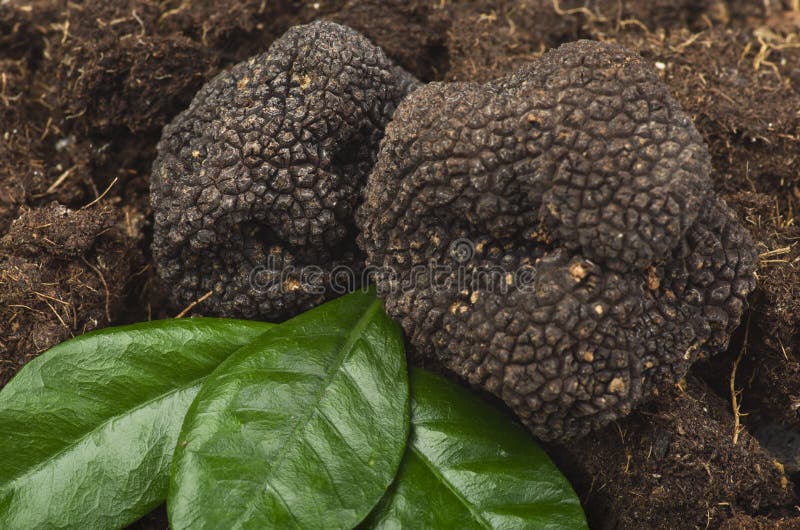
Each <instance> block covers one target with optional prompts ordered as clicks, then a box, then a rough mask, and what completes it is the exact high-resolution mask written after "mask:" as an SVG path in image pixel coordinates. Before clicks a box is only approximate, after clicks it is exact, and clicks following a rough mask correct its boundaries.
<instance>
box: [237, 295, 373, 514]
mask: <svg viewBox="0 0 800 530" xmlns="http://www.w3.org/2000/svg"><path fill="white" fill-rule="evenodd" d="M380 307H381V305H380V301H379V300H378V299H375V300H374V301H373V302H372V303H371V304H370V305H369V307H367V308H366V309H365V310H364V314H363V315H361V316H360V317H359V319H358V321H357V322H356V325H355V326H353V327H352V328H350V331H349V332H348V333H347V335H346V337H347V338H346V340H345V342H344V343H343V345H342V347H341V348H340V350H339V353H338V355H337V357H336V359H335V361H334V362H333V363H332V364H331V369H330V370H329V372H328V374H326V375H325V378H324V379H323V380H322V382H321V383H320V385H319V390H318V391H317V393H316V396H315V399H314V401H313V403H314V405H313V406H312V407H309V411H308V413H307V414H306V415H305V417H303V418H302V420H301V421H298V422H297V424H296V425H295V427H294V428H293V429H292V432H290V433H289V435H288V436H287V437H286V442H285V443H284V444H283V445H282V446H281V448H280V449H279V451H278V453H277V454H275V456H274V458H271V459H270V461H272V462H275V463H276V464H275V465H274V466H271V467H270V468H269V469H268V470H267V471H266V473H265V475H267V476H268V478H267V480H265V483H266V484H265V485H266V486H269V487H270V488H271V489H272V490H273V491H275V494H276V495H278V497H279V498H281V500H283V498H282V497H281V495H280V492H278V490H277V488H275V487H274V486H272V484H270V482H269V475H271V474H274V472H276V471H277V470H278V469H280V467H281V466H282V465H283V463H284V462H285V460H284V457H285V456H286V453H287V452H288V451H289V449H290V447H292V446H294V444H296V442H297V436H298V433H299V432H301V431H303V430H305V428H306V427H307V426H308V423H309V422H310V421H311V418H312V417H313V416H314V414H315V413H316V412H317V410H318V409H319V404H320V403H321V402H322V398H323V396H324V394H325V392H326V391H327V389H328V387H329V386H330V384H331V382H332V381H333V379H334V377H335V376H336V374H337V373H338V372H339V368H340V367H341V366H342V364H343V363H344V361H345V359H346V358H347V356H348V353H349V352H350V351H351V350H352V349H353V346H354V345H355V343H356V341H357V340H358V338H359V337H360V336H361V332H362V331H363V330H364V328H366V327H367V325H368V324H369V322H370V320H371V318H372V315H373V314H374V313H375V312H376V310H377V309H379V308H380ZM257 500H258V497H257V496H252V497H251V498H250V500H249V501H248V502H247V503H245V506H244V509H243V510H242V511H241V512H240V514H239V516H238V517H237V518H236V519H235V520H234V521H233V522H232V523H231V528H239V524H240V523H241V522H242V520H243V519H244V518H245V517H246V516H249V514H250V513H251V512H252V510H253V509H254V508H255V503H256V501H257ZM284 505H285V506H286V511H287V513H288V514H289V515H290V516H291V517H292V519H294V520H295V521H297V522H299V521H298V520H297V517H296V516H295V515H294V514H293V513H292V512H291V510H290V509H289V506H288V504H286V503H285V501H284Z"/></svg>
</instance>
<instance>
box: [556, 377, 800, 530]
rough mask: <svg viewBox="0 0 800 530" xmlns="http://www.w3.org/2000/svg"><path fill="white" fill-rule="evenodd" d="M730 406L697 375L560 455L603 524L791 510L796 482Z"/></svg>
mask: <svg viewBox="0 0 800 530" xmlns="http://www.w3.org/2000/svg"><path fill="white" fill-rule="evenodd" d="M728 407H729V403H726V402H725V401H724V400H722V399H721V398H719V397H717V396H716V395H715V394H714V393H713V392H712V391H711V390H710V389H709V388H708V387H707V386H706V385H705V384H703V383H702V382H700V381H699V380H697V379H694V378H691V377H690V378H688V379H687V380H686V381H685V384H684V385H683V388H679V387H674V388H670V389H667V390H666V391H665V392H664V393H663V395H661V396H659V397H657V398H656V399H655V400H653V402H652V403H651V404H650V405H649V406H647V407H645V408H643V409H642V410H640V411H639V412H637V413H634V414H632V415H631V416H630V417H628V418H626V419H624V420H622V421H620V422H618V423H617V424H614V425H610V426H609V427H607V428H605V429H604V430H603V431H601V432H599V433H597V434H596V435H592V436H588V437H586V438H583V439H581V440H578V441H577V442H574V443H571V444H569V445H564V446H561V447H558V448H556V449H555V451H554V452H553V454H554V456H555V459H556V461H557V463H558V464H559V466H560V467H561V469H562V470H564V471H565V472H566V473H567V476H568V477H569V478H570V480H571V481H572V483H573V485H575V487H576V488H577V489H578V491H580V492H581V494H582V501H583V503H584V507H585V508H586V509H587V511H588V515H589V519H590V521H591V522H593V523H594V527H596V528H706V527H709V526H710V527H718V526H719V524H720V523H721V522H722V521H724V520H725V519H727V518H729V517H731V516H734V515H736V514H738V513H745V514H752V515H756V514H759V513H761V512H763V511H764V510H770V509H776V508H777V509H778V510H782V509H785V510H789V509H791V503H792V496H793V493H794V492H793V486H792V484H791V482H790V481H789V480H788V478H787V477H786V475H785V474H784V473H783V470H782V467H781V466H780V464H776V463H775V461H774V459H773V458H772V457H771V456H770V455H769V454H767V453H766V452H765V451H764V450H762V449H761V448H760V447H759V445H758V442H757V441H756V440H755V439H754V438H753V437H752V436H750V435H749V434H747V433H746V432H743V433H741V434H740V436H739V438H738V442H737V444H736V445H734V444H733V443H732V440H733V430H734V425H733V421H732V418H731V417H730V414H728Z"/></svg>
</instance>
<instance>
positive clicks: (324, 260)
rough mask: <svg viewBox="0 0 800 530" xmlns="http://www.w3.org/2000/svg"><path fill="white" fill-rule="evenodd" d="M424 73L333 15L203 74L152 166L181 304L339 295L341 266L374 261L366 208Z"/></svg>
mask: <svg viewBox="0 0 800 530" xmlns="http://www.w3.org/2000/svg"><path fill="white" fill-rule="evenodd" d="M417 85H418V82H417V81H416V80H415V79H414V78H413V77H412V76H411V75H410V74H408V73H407V72H405V71H404V70H403V69H401V68H400V67H398V66H396V65H395V64H394V63H393V62H392V61H391V60H389V59H388V58H387V57H386V56H385V55H384V54H383V52H382V51H381V50H380V49H379V48H377V47H376V46H374V45H372V44H371V43H370V42H369V41H368V40H367V39H366V38H365V37H363V36H362V35H360V34H359V33H357V32H355V31H354V30H352V29H350V28H346V27H344V26H340V25H338V24H334V23H331V22H325V21H322V22H315V23H312V24H308V25H305V26H296V27H294V28H291V29H290V30H289V31H287V32H286V33H285V34H284V35H283V36H282V37H281V38H280V39H278V40H277V41H275V42H274V43H273V45H272V46H271V47H270V49H269V50H268V51H267V52H266V53H264V54H262V55H258V56H255V57H253V58H251V59H249V60H247V61H245V62H242V63H240V64H237V65H236V66H234V67H233V68H231V69H230V70H228V71H225V72H222V73H221V74H219V75H218V76H217V77H215V78H214V79H212V80H211V81H209V82H208V83H207V84H206V85H205V86H203V87H202V89H201V90H200V91H199V92H198V93H197V95H196V96H195V98H194V100H193V101H192V103H191V105H190V106H189V108H188V109H187V110H185V111H183V112H182V113H180V114H179V115H178V116H177V117H176V118H175V119H174V120H173V121H172V123H170V124H169V125H168V126H167V127H165V129H164V132H163V135H162V138H161V141H160V142H159V144H158V157H157V159H156V161H155V163H154V165H153V171H152V176H151V202H152V204H153V209H154V211H155V226H154V238H153V239H154V240H153V247H152V249H153V255H154V258H155V262H156V265H157V270H158V272H159V274H160V276H161V277H162V279H163V280H165V282H166V283H167V284H168V285H169V286H170V288H171V289H172V290H171V294H172V298H173V302H174V303H175V305H176V306H184V305H186V304H189V303H191V302H192V301H194V300H197V299H198V298H199V297H201V296H203V295H204V294H205V293H207V292H208V291H211V292H212V296H211V297H210V298H209V299H208V300H207V301H205V302H204V306H203V310H204V312H206V313H208V314H217V315H225V316H240V317H256V316H258V317H264V318H278V319H280V318H286V317H289V316H292V315H294V314H296V313H299V312H301V311H303V310H305V309H308V308H310V307H313V306H315V305H317V304H319V303H321V302H322V301H324V300H325V298H327V297H328V296H330V294H332V291H331V290H330V289H327V288H326V286H328V285H329V284H330V282H331V275H332V274H335V269H336V267H337V266H339V265H341V266H346V267H349V268H350V269H351V270H356V271H358V270H360V268H361V266H362V257H361V255H360V253H359V251H358V249H357V247H356V245H355V227H354V220H353V218H354V210H355V208H356V206H357V204H358V202H359V200H360V193H361V189H362V187H363V184H364V181H365V179H366V176H367V174H368V173H369V171H370V170H371V168H372V165H373V164H374V162H375V157H376V154H377V151H378V142H379V141H380V139H381V137H382V136H383V129H384V127H385V125H386V123H387V122H388V121H389V119H390V117H391V115H392V113H393V112H394V110H395V108H396V106H397V104H398V103H399V101H400V100H401V99H402V98H403V97H404V96H405V95H406V94H407V93H408V92H409V91H411V90H412V89H414V88H415V87H416V86H417ZM309 266H312V268H311V269H309ZM304 268H305V272H306V273H308V271H309V270H310V271H311V274H310V275H309V274H301V272H302V271H303V270H304Z"/></svg>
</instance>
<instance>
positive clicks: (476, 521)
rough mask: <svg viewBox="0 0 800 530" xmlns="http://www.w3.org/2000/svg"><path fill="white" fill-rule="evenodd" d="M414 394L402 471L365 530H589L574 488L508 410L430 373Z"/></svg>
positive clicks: (418, 377) (422, 375) (418, 378)
mask: <svg viewBox="0 0 800 530" xmlns="http://www.w3.org/2000/svg"><path fill="white" fill-rule="evenodd" d="M411 391H412V404H411V439H410V440H409V444H408V447H407V449H406V453H405V456H404V457H403V462H402V464H401V465H400V471H399V472H398V474H397V478H396V479H395V482H394V483H393V484H392V486H391V488H390V489H389V491H388V492H387V493H386V495H385V496H384V498H383V499H382V500H381V502H380V503H379V504H378V506H377V507H376V508H375V510H374V511H373V512H372V513H371V514H370V516H369V518H368V520H367V521H366V522H365V523H364V525H363V528H382V529H383V528H393V529H394V528H429V529H437V528H459V529H467V528H509V529H511V528H514V529H517V528H535V529H542V528H569V529H573V528H588V527H587V524H586V519H585V517H584V515H583V511H582V509H581V505H580V502H579V500H578V498H577V496H576V495H575V492H574V491H573V490H572V487H571V486H570V484H569V482H567V480H566V478H564V476H563V475H562V474H561V473H560V472H559V471H558V469H556V467H555V466H554V465H553V463H552V462H551V461H550V459H549V458H548V456H547V455H546V454H545V452H544V451H542V450H541V449H540V448H539V447H538V446H537V445H536V443H535V442H534V440H533V438H532V437H531V435H530V434H529V433H528V432H527V431H526V430H525V429H523V428H522V427H521V426H520V425H519V424H518V423H516V422H515V421H514V420H513V419H512V418H511V417H510V416H509V415H508V414H507V413H506V412H504V411H502V410H500V409H497V408H495V407H494V406H492V405H490V404H488V403H486V402H484V401H482V400H481V399H480V398H478V397H477V396H475V395H473V394H472V393H471V392H469V391H468V390H466V389H464V388H462V387H460V386H457V385H455V384H453V383H451V382H449V381H447V380H445V379H443V378H441V377H439V376H437V375H434V374H431V373H430V372H426V371H424V370H419V369H415V370H413V371H412V373H411Z"/></svg>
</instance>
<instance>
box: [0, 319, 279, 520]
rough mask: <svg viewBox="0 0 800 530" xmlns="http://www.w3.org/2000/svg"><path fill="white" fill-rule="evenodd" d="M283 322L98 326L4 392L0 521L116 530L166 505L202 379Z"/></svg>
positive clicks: (30, 367)
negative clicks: (189, 412) (178, 444)
mask: <svg viewBox="0 0 800 530" xmlns="http://www.w3.org/2000/svg"><path fill="white" fill-rule="evenodd" d="M271 327H272V326H271V325H269V324H265V323H260V322H245V321H238V320H226V319H210V318H202V319H186V320H167V321H160V322H149V323H144V324H135V325H132V326H123V327H118V328H107V329H104V330H100V331H96V332H92V333H87V334H86V335H82V336H80V337H78V338H75V339H72V340H69V341H67V342H64V343H62V344H59V345H58V346H56V347H54V348H52V349H50V350H49V351H47V352H45V353H44V354H42V355H41V356H39V357H37V358H36V359H34V360H32V361H31V362H30V363H28V364H27V366H25V367H24V368H23V369H22V370H21V371H20V372H19V374H17V376H16V377H15V378H14V379H12V380H11V381H10V382H9V383H8V385H6V387H5V388H3V390H2V391H0V528H2V529H4V530H10V529H16V528H19V529H26V530H28V529H31V528H56V527H58V528H81V529H91V528H114V527H122V526H125V525H127V524H129V523H131V522H133V521H135V520H136V519H138V518H139V517H141V516H142V515H144V514H146V513H147V512H149V511H150V510H152V509H153V508H154V507H155V506H157V505H158V504H159V503H161V502H163V500H164V498H165V497H166V493H167V485H168V483H169V470H170V463H171V459H172V453H173V450H174V447H175V441H176V439H177V437H178V433H179V431H180V426H181V423H182V421H183V417H184V415H185V414H186V410H187V409H188V408H189V405H190V404H191V402H192V400H193V399H194V397H195V395H196V394H197V392H198V391H199V389H200V386H201V384H202V381H203V379H204V378H205V377H206V376H208V374H210V373H211V372H212V371H213V370H214V368H216V367H217V366H218V365H219V363H220V362H222V361H223V360H224V359H225V358H226V357H227V356H228V355H230V354H231V353H232V352H233V351H234V350H236V349H238V348H239V347H241V346H242V345H243V344H246V343H247V342H249V341H251V340H253V339H254V338H256V337H257V336H259V335H261V334H263V333H264V332H265V331H267V330H268V329H270V328H271Z"/></svg>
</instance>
